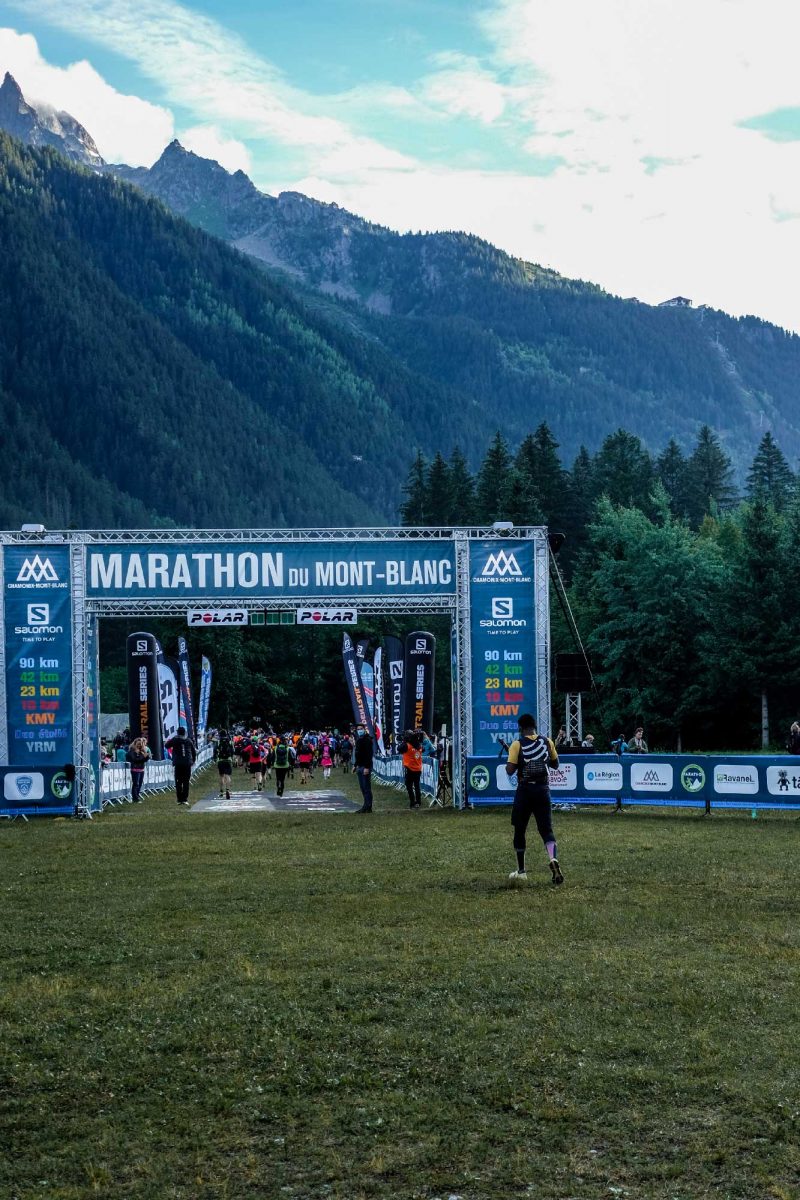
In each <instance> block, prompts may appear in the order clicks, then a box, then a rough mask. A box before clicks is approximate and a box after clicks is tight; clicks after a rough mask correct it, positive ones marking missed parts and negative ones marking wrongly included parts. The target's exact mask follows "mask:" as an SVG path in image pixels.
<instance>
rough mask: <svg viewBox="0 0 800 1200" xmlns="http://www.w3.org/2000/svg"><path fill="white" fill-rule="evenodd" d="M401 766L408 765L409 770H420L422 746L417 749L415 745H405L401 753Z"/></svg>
mask: <svg viewBox="0 0 800 1200" xmlns="http://www.w3.org/2000/svg"><path fill="white" fill-rule="evenodd" d="M403 766H404V767H408V769H409V771H421V770H422V748H421V747H420V748H419V749H417V747H416V746H407V749H406V751H405V753H404V754H403Z"/></svg>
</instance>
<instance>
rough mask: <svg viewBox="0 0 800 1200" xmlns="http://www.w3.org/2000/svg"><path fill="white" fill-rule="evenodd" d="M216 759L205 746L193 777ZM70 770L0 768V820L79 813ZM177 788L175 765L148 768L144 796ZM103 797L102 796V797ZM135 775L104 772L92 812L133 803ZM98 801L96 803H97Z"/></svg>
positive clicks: (124, 767) (118, 769)
mask: <svg viewBox="0 0 800 1200" xmlns="http://www.w3.org/2000/svg"><path fill="white" fill-rule="evenodd" d="M213 757H214V749H213V747H212V746H205V747H204V748H203V749H202V750H201V751H200V753H199V754H198V756H197V762H196V763H195V765H194V769H193V771H192V774H193V775H194V774H195V773H196V772H197V771H199V770H201V769H202V768H203V767H205V766H206V765H207V764H208V763H209V762H210V761H211V760H212V758H213ZM69 775H70V773H69V772H68V771H67V769H66V767H38V768H37V769H36V770H30V771H26V770H24V769H21V768H19V767H0V777H1V778H2V787H3V794H2V800H0V818H3V817H5V818H8V819H11V820H13V819H14V818H15V817H24V818H26V819H27V818H28V817H39V816H47V817H58V816H63V817H71V816H73V815H74V813H75V784H74V782H73V780H72V779H70V777H69ZM173 786H174V773H173V770H172V763H171V762H149V763H148V764H147V766H146V767H145V774H144V786H143V788H142V794H143V795H144V794H152V793H154V792H161V791H164V790H165V789H167V788H171V787H173ZM98 793H99V794H98ZM130 793H131V771H130V767H129V766H128V764H127V763H111V764H110V765H109V766H107V767H101V768H100V787H99V789H97V787H96V784H95V782H94V780H93V781H92V789H91V794H92V797H93V801H92V806H91V809H90V811H92V812H99V811H100V809H101V808H105V807H106V805H108V804H119V803H123V802H126V801H129V800H130ZM94 797H96V801H95V799H94Z"/></svg>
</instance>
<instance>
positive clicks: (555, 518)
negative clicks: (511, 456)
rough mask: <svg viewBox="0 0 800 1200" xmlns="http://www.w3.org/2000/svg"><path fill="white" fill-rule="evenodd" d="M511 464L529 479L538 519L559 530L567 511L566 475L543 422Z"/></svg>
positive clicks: (527, 439) (526, 439) (522, 446)
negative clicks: (523, 472)
mask: <svg viewBox="0 0 800 1200" xmlns="http://www.w3.org/2000/svg"><path fill="white" fill-rule="evenodd" d="M515 461H516V465H517V467H518V468H520V469H521V470H523V471H525V472H527V474H528V475H529V476H530V480H531V486H532V487H533V490H534V494H535V496H536V498H537V502H538V509H539V512H540V514H541V519H542V520H543V521H544V522H545V523H546V524H547V525H550V526H552V527H556V526H558V527H559V528H561V527H563V525H564V523H565V519H566V515H567V509H568V497H567V472H566V471H565V470H564V468H563V467H562V466H561V460H560V459H559V457H558V442H557V441H556V439H555V438H554V437H553V434H552V432H551V430H550V427H549V425H548V424H547V422H546V421H543V422H542V423H541V425H540V426H539V427H538V429H537V430H536V431H535V433H529V434H528V436H527V437H526V438H525V439H524V441H523V442H522V444H521V446H520V448H519V450H518V451H517V456H516V460H515Z"/></svg>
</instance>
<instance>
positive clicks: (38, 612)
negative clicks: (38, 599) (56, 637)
mask: <svg viewBox="0 0 800 1200" xmlns="http://www.w3.org/2000/svg"><path fill="white" fill-rule="evenodd" d="M28 624H29V625H49V624H50V605H49V604H29V605H28Z"/></svg>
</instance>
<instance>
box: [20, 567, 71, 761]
mask: <svg viewBox="0 0 800 1200" xmlns="http://www.w3.org/2000/svg"><path fill="white" fill-rule="evenodd" d="M3 592H4V595H3V616H4V623H5V650H6V703H7V713H8V757H9V763H10V765H12V766H19V765H24V766H26V767H30V766H32V765H33V764H35V763H40V764H41V765H42V766H48V765H52V764H55V763H63V762H68V761H69V760H70V759H71V758H72V615H71V605H70V599H71V591H70V565H69V548H68V547H67V546H47V545H37V546H6V547H5V549H4V554H3Z"/></svg>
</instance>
